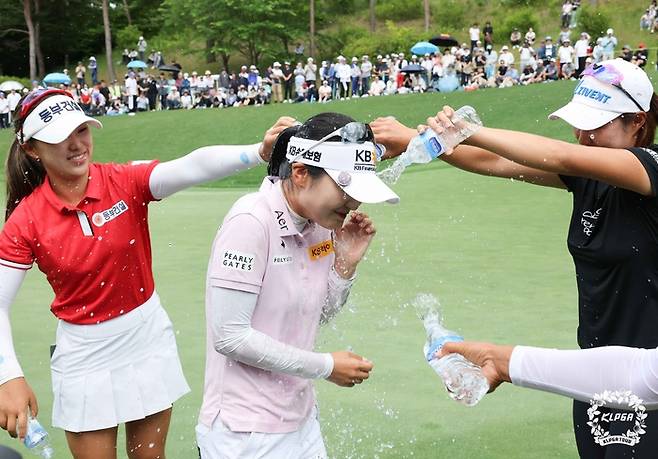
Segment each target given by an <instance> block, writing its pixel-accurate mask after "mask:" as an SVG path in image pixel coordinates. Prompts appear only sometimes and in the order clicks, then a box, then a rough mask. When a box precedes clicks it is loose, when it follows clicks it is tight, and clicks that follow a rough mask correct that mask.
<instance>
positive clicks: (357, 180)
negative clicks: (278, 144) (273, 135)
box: [286, 136, 400, 204]
mask: <svg viewBox="0 0 658 459" xmlns="http://www.w3.org/2000/svg"><path fill="white" fill-rule="evenodd" d="M286 158H287V159H288V161H291V162H298V163H302V164H307V165H310V166H316V167H321V168H322V169H324V170H325V172H326V173H327V175H329V177H331V178H332V180H333V181H334V182H335V183H336V185H338V186H339V187H340V188H341V189H342V190H343V191H345V193H347V194H348V195H349V196H350V197H352V198H353V199H355V200H357V201H359V202H364V203H367V204H375V203H380V202H388V203H389V204H397V203H398V202H400V198H399V197H398V195H397V194H395V193H394V192H393V190H391V189H390V188H389V187H388V186H386V184H385V183H384V182H382V181H381V179H380V178H379V177H378V176H377V152H376V150H375V144H374V143H372V142H364V143H352V142H322V143H320V144H318V141H317V140H310V139H302V138H301V137H296V136H293V137H291V138H290V141H289V142H288V152H287V154H286Z"/></svg>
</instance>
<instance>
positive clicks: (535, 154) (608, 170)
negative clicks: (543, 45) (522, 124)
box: [427, 107, 654, 196]
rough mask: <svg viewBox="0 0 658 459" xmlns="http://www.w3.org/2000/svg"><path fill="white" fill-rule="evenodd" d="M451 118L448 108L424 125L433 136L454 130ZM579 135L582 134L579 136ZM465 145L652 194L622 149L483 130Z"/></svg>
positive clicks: (632, 156) (642, 170)
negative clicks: (433, 133)
mask: <svg viewBox="0 0 658 459" xmlns="http://www.w3.org/2000/svg"><path fill="white" fill-rule="evenodd" d="M452 114H453V111H452V109H451V108H450V107H444V109H443V110H442V111H441V112H439V113H438V114H437V115H436V117H431V118H428V119H427V124H428V126H429V127H430V128H431V129H434V130H435V131H436V132H443V131H444V130H446V129H454V124H453V123H452V121H451V120H450V118H451V117H452ZM638 119H639V118H638ZM614 122H619V121H614ZM639 126H641V124H640V125H639ZM638 129H639V127H638ZM579 135H585V134H584V133H583V132H580V134H579ZM465 143H466V144H467V145H471V146H472V147H477V148H480V149H484V150H487V151H490V152H492V153H495V154H496V155H498V156H501V157H503V158H506V159H507V160H509V161H512V162H514V163H516V164H519V165H522V166H525V167H529V168H533V169H537V170H539V171H543V172H545V173H549V174H561V175H570V176H576V177H585V178H590V179H594V180H600V181H602V182H605V183H608V184H610V185H613V186H617V187H619V188H624V189H626V190H630V191H634V192H636V193H639V194H642V195H645V196H650V195H653V194H654V191H653V189H652V185H651V180H650V179H649V174H648V173H647V170H646V169H645V167H644V166H643V165H642V162H641V161H640V160H639V159H638V158H637V156H635V154H633V153H632V152H630V151H629V150H627V149H624V148H604V147H596V146H587V145H579V144H572V143H568V142H563V141H561V140H554V139H549V138H547V137H542V136H539V135H534V134H527V133H525V132H517V131H508V130H504V129H492V128H486V127H483V128H481V129H479V130H478V131H477V132H476V133H475V134H473V135H472V136H471V137H469V138H468V139H466V141H465Z"/></svg>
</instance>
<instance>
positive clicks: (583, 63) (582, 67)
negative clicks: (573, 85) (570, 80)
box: [576, 56, 587, 78]
mask: <svg viewBox="0 0 658 459" xmlns="http://www.w3.org/2000/svg"><path fill="white" fill-rule="evenodd" d="M586 61H587V56H581V57H579V58H578V71H577V72H576V78H580V74H581V73H583V70H585V66H586V65H587V62H586Z"/></svg>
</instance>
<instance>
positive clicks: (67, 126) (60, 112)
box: [16, 94, 103, 144]
mask: <svg viewBox="0 0 658 459" xmlns="http://www.w3.org/2000/svg"><path fill="white" fill-rule="evenodd" d="M84 123H89V124H90V125H93V126H96V127H99V128H102V127H103V125H102V124H101V122H100V121H98V120H97V119H94V118H91V117H89V116H87V115H85V113H84V111H82V108H81V107H80V105H78V104H77V102H75V101H74V100H73V98H72V97H70V96H67V95H64V94H57V95H54V96H50V97H47V98H46V99H44V100H42V101H41V102H39V104H38V105H37V106H36V107H34V108H33V109H32V110H31V111H30V113H29V114H28V115H27V117H26V118H25V121H24V122H23V127H22V129H21V130H20V132H19V133H18V134H16V137H17V138H18V141H19V142H21V143H25V142H27V141H28V140H30V139H37V140H40V141H42V142H45V143H50V144H57V143H60V142H63V141H64V140H66V138H67V137H68V136H69V135H71V133H72V132H73V131H74V130H75V129H77V128H78V126H80V125H81V124H84Z"/></svg>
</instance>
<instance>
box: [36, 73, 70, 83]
mask: <svg viewBox="0 0 658 459" xmlns="http://www.w3.org/2000/svg"><path fill="white" fill-rule="evenodd" d="M43 82H44V83H46V84H71V78H69V76H68V75H67V74H65V73H49V74H48V75H46V76H45V77H44V79H43Z"/></svg>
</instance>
